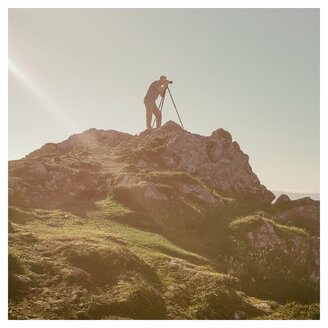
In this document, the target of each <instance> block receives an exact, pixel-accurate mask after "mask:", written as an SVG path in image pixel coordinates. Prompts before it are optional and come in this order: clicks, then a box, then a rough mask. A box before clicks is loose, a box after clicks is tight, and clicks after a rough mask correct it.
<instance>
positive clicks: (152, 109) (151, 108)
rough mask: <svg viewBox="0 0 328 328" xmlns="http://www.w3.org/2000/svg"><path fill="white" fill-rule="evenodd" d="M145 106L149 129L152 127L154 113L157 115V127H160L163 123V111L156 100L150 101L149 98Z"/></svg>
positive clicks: (145, 101)
mask: <svg viewBox="0 0 328 328" xmlns="http://www.w3.org/2000/svg"><path fill="white" fill-rule="evenodd" d="M144 103H145V107H146V126H147V129H150V128H151V119H152V114H154V115H155V117H156V127H157V128H160V127H161V125H162V113H161V112H160V110H159V109H158V107H157V106H156V103H155V101H149V100H148V99H145V100H144Z"/></svg>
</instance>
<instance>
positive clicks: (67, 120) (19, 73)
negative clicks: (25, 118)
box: [8, 58, 79, 130]
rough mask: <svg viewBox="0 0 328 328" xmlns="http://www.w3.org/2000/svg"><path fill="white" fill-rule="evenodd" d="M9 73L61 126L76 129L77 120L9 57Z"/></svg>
mask: <svg viewBox="0 0 328 328" xmlns="http://www.w3.org/2000/svg"><path fill="white" fill-rule="evenodd" d="M8 62H9V63H8V68H9V74H12V75H13V76H14V78H16V79H17V80H19V81H20V82H21V83H22V84H23V85H24V87H25V88H26V89H28V91H29V92H31V93H32V94H33V95H34V96H35V97H36V98H37V99H38V101H40V102H41V103H42V105H43V108H44V109H46V110H47V111H48V113H49V114H50V115H51V116H52V117H53V118H54V119H56V121H57V123H58V124H60V125H61V126H62V127H63V126H65V127H69V128H70V129H72V128H73V129H75V130H77V129H78V128H79V126H78V124H77V120H76V119H73V117H71V116H70V115H69V114H68V113H67V112H66V111H65V110H64V109H63V106H60V105H59V104H58V103H57V101H56V100H54V99H53V98H52V97H51V96H50V95H49V94H47V93H46V92H45V91H44V90H43V89H42V87H41V86H39V85H38V84H37V83H35V82H34V81H33V79H32V78H31V77H30V76H28V75H27V74H26V73H25V72H24V71H23V70H22V69H21V68H20V67H19V66H18V65H17V64H16V63H15V62H14V61H13V59H11V58H9V60H8Z"/></svg>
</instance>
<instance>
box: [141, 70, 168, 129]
mask: <svg viewBox="0 0 328 328" xmlns="http://www.w3.org/2000/svg"><path fill="white" fill-rule="evenodd" d="M170 83H172V81H168V80H167V79H166V76H164V75H162V76H161V77H160V78H159V80H158V81H154V82H152V83H151V84H150V86H149V88H148V90H147V93H146V96H145V98H144V103H145V107H146V126H147V129H151V119H152V114H154V115H155V117H156V127H157V128H159V127H161V125H162V113H161V112H160V110H159V109H158V107H157V105H156V99H157V98H158V96H159V95H161V97H164V94H165V91H166V88H167V86H168V84H170Z"/></svg>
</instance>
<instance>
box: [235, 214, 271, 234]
mask: <svg viewBox="0 0 328 328" xmlns="http://www.w3.org/2000/svg"><path fill="white" fill-rule="evenodd" d="M264 222H265V221H264V218H263V217H261V216H258V215H251V216H246V217H241V218H238V219H236V220H234V221H232V222H231V223H230V229H231V231H232V232H245V231H250V230H253V229H256V228H257V227H259V226H260V225H261V224H263V223H264Z"/></svg>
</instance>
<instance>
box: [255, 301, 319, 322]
mask: <svg viewBox="0 0 328 328" xmlns="http://www.w3.org/2000/svg"><path fill="white" fill-rule="evenodd" d="M258 319H262V320H320V305H319V303H311V304H297V303H295V302H292V303H288V304H286V305H283V306H280V307H279V308H278V309H277V310H276V311H275V312H274V313H273V314H271V315H268V316H264V317H259V318H258Z"/></svg>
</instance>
